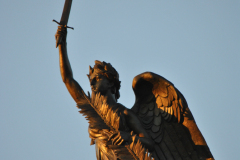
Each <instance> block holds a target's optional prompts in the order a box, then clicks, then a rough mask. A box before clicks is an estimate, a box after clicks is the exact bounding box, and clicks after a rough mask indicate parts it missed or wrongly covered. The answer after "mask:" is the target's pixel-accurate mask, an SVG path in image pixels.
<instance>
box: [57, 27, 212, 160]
mask: <svg viewBox="0 0 240 160" xmlns="http://www.w3.org/2000/svg"><path fill="white" fill-rule="evenodd" d="M66 35H67V31H66V28H65V27H63V26H59V27H58V30H57V33H56V39H58V38H57V37H59V36H61V37H62V41H61V43H59V46H58V48H59V57H60V71H61V76H62V80H63V82H64V83H65V85H66V87H67V89H68V91H69V93H70V94H71V96H72V98H73V99H74V100H75V102H76V103H77V106H78V107H79V108H80V109H81V110H80V113H82V114H83V115H84V116H85V117H86V118H87V120H88V121H89V136H90V138H91V144H92V145H93V144H95V146H96V157H97V159H98V160H108V159H109V160H117V159H123V160H130V159H145V160H147V159H149V160H150V159H155V160H164V159H167V160H175V159H182V160H185V159H196V160H198V159H213V156H212V154H211V152H210V150H209V148H208V146H207V144H206V142H205V140H204V138H203V136H202V134H201V132H200V130H199V129H198V127H197V125H196V122H195V120H194V118H193V116H192V114H191V111H190V110H189V108H188V105H187V102H186V100H185V98H184V96H183V95H182V94H181V92H180V91H178V90H177V88H175V87H174V85H173V84H172V83H171V82H169V81H168V80H166V79H165V78H163V77H161V76H159V75H157V74H155V73H151V72H145V73H142V74H140V75H137V76H136V77H135V78H134V79H133V90H134V93H135V95H136V101H135V104H134V106H133V107H132V109H127V108H126V107H125V106H123V105H122V104H120V103H117V99H118V98H119V96H120V94H119V89H120V81H119V76H118V73H117V71H116V70H115V69H114V68H113V67H112V66H111V64H109V63H106V62H100V61H95V66H94V67H93V68H91V67H90V69H89V70H90V71H89V75H88V78H89V81H90V85H91V89H92V93H91V95H90V94H88V95H86V94H85V92H84V91H83V89H82V88H81V86H80V85H79V84H78V83H77V82H76V81H75V80H74V78H73V74H72V69H71V66H70V63H69V60H68V55H67V48H66ZM146 150H148V151H146ZM148 152H150V153H151V154H149V153H148Z"/></svg>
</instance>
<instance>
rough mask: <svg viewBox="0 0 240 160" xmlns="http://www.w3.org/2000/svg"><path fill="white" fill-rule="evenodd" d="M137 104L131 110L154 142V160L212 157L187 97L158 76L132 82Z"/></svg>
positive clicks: (147, 75) (150, 73)
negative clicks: (189, 106)
mask: <svg viewBox="0 0 240 160" xmlns="http://www.w3.org/2000/svg"><path fill="white" fill-rule="evenodd" d="M133 90H134V93H135V96H136V101H135V104H134V106H133V107H132V110H133V111H134V112H135V113H136V114H137V115H138V117H139V119H140V121H141V123H142V125H143V127H144V128H145V129H146V130H147V132H148V133H149V135H150V136H151V138H152V139H153V140H154V141H155V146H154V148H155V150H154V152H153V156H154V158H155V160H160V159H161V160H164V159H169V160H175V159H183V160H185V159H201V158H202V159H208V158H210V159H211V158H213V157H212V155H211V152H210V150H209V148H208V146H207V144H206V142H205V140H204V138H203V136H202V134H201V132H200V131H199V129H198V127H197V125H196V123H195V121H194V118H193V116H192V114H191V111H190V110H189V108H188V105H187V102H186V100H185V98H184V96H183V95H182V94H181V92H180V91H178V89H177V88H175V87H174V85H173V84H172V83H171V82H169V81H168V80H166V79H165V78H163V77H162V76H159V75H157V74H154V73H152V72H145V73H142V74H140V75H137V76H136V77H135V78H134V79H133Z"/></svg>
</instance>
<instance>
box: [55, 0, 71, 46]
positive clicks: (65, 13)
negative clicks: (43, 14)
mask: <svg viewBox="0 0 240 160" xmlns="http://www.w3.org/2000/svg"><path fill="white" fill-rule="evenodd" d="M71 6H72V0H65V4H64V7H63V12H62V17H61V20H60V23H59V22H58V21H56V20H53V22H56V23H57V24H59V25H60V26H63V27H66V28H71V29H74V28H73V27H68V26H67V23H68V18H69V14H70V10H71ZM61 42H62V36H58V37H57V40H56V48H57V47H58V45H59V44H60V43H61Z"/></svg>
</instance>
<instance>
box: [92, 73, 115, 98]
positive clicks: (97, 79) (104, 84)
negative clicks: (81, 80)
mask: <svg viewBox="0 0 240 160" xmlns="http://www.w3.org/2000/svg"><path fill="white" fill-rule="evenodd" d="M89 81H90V86H91V90H92V92H95V93H97V92H100V94H101V95H106V93H107V92H108V90H110V88H111V85H110V82H109V80H108V79H107V78H106V77H105V76H103V75H102V74H100V73H98V72H95V71H94V72H93V73H92V74H91V76H90V77H89Z"/></svg>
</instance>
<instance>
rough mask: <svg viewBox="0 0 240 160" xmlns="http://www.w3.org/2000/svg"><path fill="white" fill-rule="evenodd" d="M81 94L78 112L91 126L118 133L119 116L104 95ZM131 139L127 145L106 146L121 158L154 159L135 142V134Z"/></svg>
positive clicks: (129, 159) (133, 159) (135, 159)
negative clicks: (93, 96)
mask: <svg viewBox="0 0 240 160" xmlns="http://www.w3.org/2000/svg"><path fill="white" fill-rule="evenodd" d="M82 94H83V97H84V99H83V100H82V101H81V102H80V103H78V104H77V107H78V108H79V109H81V110H80V111H79V112H80V113H81V114H83V115H84V116H85V118H86V119H87V120H88V122H89V124H90V125H91V127H92V128H94V129H96V130H103V129H108V130H110V131H112V132H113V133H114V132H115V133H118V129H119V120H120V117H119V116H118V114H117V113H116V112H114V111H113V110H112V109H111V108H110V107H109V106H108V105H107V104H106V100H105V98H104V96H101V95H100V94H97V95H96V96H95V98H93V99H90V96H87V95H86V94H85V93H84V92H83V93H82ZM132 139H133V142H132V143H131V144H129V145H125V146H122V145H109V146H108V147H109V148H111V149H112V150H113V151H114V153H115V154H116V155H117V157H118V158H119V159H122V160H154V158H152V156H151V155H149V153H148V151H147V150H145V148H144V147H143V146H142V144H141V142H139V141H137V142H135V135H132ZM111 140H112V141H113V139H111Z"/></svg>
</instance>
